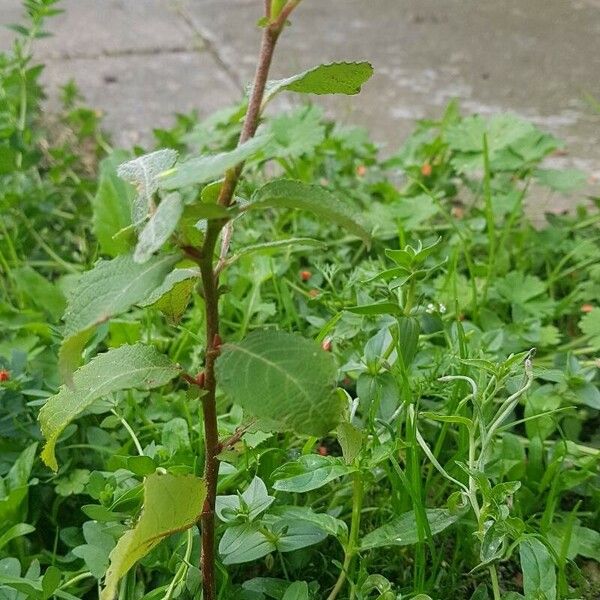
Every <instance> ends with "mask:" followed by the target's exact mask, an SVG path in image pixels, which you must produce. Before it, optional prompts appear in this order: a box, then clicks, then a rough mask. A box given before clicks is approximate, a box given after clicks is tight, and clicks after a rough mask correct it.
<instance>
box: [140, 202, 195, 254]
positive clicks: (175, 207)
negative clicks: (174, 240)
mask: <svg viewBox="0 0 600 600" xmlns="http://www.w3.org/2000/svg"><path fill="white" fill-rule="evenodd" d="M182 213H183V202H182V200H181V196H180V195H179V194H177V193H173V194H169V195H168V196H167V197H166V198H164V199H163V200H162V201H161V203H160V204H159V205H158V208H157V209H156V210H155V211H154V212H153V213H152V216H151V217H150V219H149V220H148V222H147V223H146V225H145V226H144V228H143V229H142V231H141V232H140V235H139V237H138V242H137V245H136V247H135V252H134V253H133V260H134V261H135V262H136V263H140V264H141V263H145V262H148V261H149V260H150V258H151V257H152V255H153V254H154V253H155V252H156V251H157V250H160V248H161V247H162V246H163V244H164V243H165V242H166V241H167V240H168V239H169V238H170V237H171V234H172V233H173V232H174V231H175V229H176V228H177V224H178V223H179V219H180V217H181V215H182Z"/></svg>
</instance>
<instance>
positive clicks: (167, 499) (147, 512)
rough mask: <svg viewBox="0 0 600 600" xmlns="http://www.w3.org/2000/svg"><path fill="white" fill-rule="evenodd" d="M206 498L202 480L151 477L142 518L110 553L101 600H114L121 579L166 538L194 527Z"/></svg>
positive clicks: (189, 477)
mask: <svg viewBox="0 0 600 600" xmlns="http://www.w3.org/2000/svg"><path fill="white" fill-rule="evenodd" d="M205 498H206V485H205V483H204V480H202V479H200V478H199V477H195V476H193V475H172V474H170V473H166V474H164V475H163V474H160V473H155V474H153V475H150V476H148V477H147V478H146V480H145V481H144V508H143V510H142V515H141V516H140V518H139V520H138V522H137V523H136V525H135V527H134V528H133V529H131V530H129V531H127V532H126V533H125V534H124V535H123V536H122V537H121V538H120V539H119V541H118V542H117V545H116V546H115V548H114V549H113V551H112V552H111V553H110V567H109V568H108V571H107V573H106V581H105V584H104V585H105V587H104V589H103V590H102V593H101V594H100V600H113V598H114V597H115V595H116V590H117V584H118V582H119V579H121V577H123V576H124V575H125V574H126V573H127V571H129V569H131V567H132V566H133V565H134V564H135V563H136V562H137V561H138V560H140V559H141V558H143V557H144V556H146V554H148V552H150V550H152V549H153V548H154V547H155V546H157V545H158V544H159V543H160V542H161V540H162V539H163V538H165V537H167V536H169V535H171V534H173V533H177V532H179V531H185V530H186V529H189V528H190V527H192V526H193V525H194V524H195V523H196V521H197V520H198V518H199V517H200V513H201V512H202V506H203V504H204V500H205Z"/></svg>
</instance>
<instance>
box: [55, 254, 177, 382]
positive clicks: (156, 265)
mask: <svg viewBox="0 0 600 600" xmlns="http://www.w3.org/2000/svg"><path fill="white" fill-rule="evenodd" d="M176 261H177V256H175V255H169V256H157V257H154V258H152V259H151V260H149V261H148V262H146V263H144V264H143V265H140V264H137V263H136V262H134V260H133V257H132V256H131V255H130V254H125V255H122V256H118V257H117V258H114V259H112V260H109V261H105V260H102V261H100V262H98V263H97V264H96V266H95V267H94V268H93V269H92V270H91V271H87V272H86V273H84V274H83V275H82V276H81V277H80V279H79V281H78V283H77V286H76V287H75V289H74V290H73V292H72V294H71V296H70V298H69V300H68V303H67V310H66V312H65V316H64V321H65V329H64V341H63V344H62V346H61V348H60V353H59V368H60V371H61V374H62V377H63V380H65V381H67V382H70V379H71V376H72V374H73V370H74V369H75V367H76V366H77V365H78V364H79V362H80V360H81V352H82V350H83V347H84V346H85V344H86V342H87V340H89V339H90V337H91V335H92V333H93V328H94V327H95V326H97V325H99V324H100V323H103V322H105V321H107V320H108V319H110V318H111V317H114V316H116V315H119V314H121V313H123V312H125V311H127V310H129V309H130V308H131V307H132V306H133V305H134V304H136V303H137V302H139V301H140V300H142V299H143V298H145V297H146V296H148V293H149V292H150V291H152V290H153V289H154V288H156V287H157V286H159V285H160V284H161V283H162V281H163V280H164V278H165V276H166V275H167V273H168V272H169V271H170V270H171V267H172V266H173V265H174V264H175V262H176Z"/></svg>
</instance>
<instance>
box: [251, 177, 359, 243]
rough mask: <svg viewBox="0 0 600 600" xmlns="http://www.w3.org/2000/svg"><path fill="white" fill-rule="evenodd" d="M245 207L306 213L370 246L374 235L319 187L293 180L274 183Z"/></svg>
mask: <svg viewBox="0 0 600 600" xmlns="http://www.w3.org/2000/svg"><path fill="white" fill-rule="evenodd" d="M245 208H246V209H250V210H252V209H256V208H294V209H298V210H306V211H309V212H312V213H313V214H315V215H317V216H318V217H321V218H323V219H326V220H327V221H329V222H330V223H334V224H336V225H339V226H341V227H344V228H345V229H347V230H348V231H349V232H351V233H353V234H354V235H356V236H358V237H359V238H361V239H362V240H364V242H365V243H366V244H369V243H370V240H371V236H370V233H369V232H368V231H367V230H366V229H365V228H364V227H363V225H361V223H360V221H361V216H360V214H359V213H357V212H356V211H355V210H354V209H353V208H352V207H351V206H349V205H348V204H345V203H343V202H341V201H340V200H338V199H337V198H336V197H335V196H334V195H333V194H332V193H331V192H329V191H327V190H326V189H325V188H322V187H321V186H319V185H312V184H308V183H303V182H302V181H295V180H293V179H277V180H275V181H270V182H269V183H267V184H265V185H263V186H262V187H261V188H259V189H258V190H256V192H255V193H254V194H253V195H252V199H251V200H250V202H249V203H248V205H247V206H246V207H245Z"/></svg>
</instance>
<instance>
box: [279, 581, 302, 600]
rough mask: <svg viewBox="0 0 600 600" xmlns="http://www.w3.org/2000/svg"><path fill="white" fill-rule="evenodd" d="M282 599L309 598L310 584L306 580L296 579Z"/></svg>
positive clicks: (296, 599)
mask: <svg viewBox="0 0 600 600" xmlns="http://www.w3.org/2000/svg"><path fill="white" fill-rule="evenodd" d="M282 600H308V584H307V583H306V581H294V583H292V585H290V587H289V588H288V589H287V590H286V591H285V594H284V595H283V598H282Z"/></svg>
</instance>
